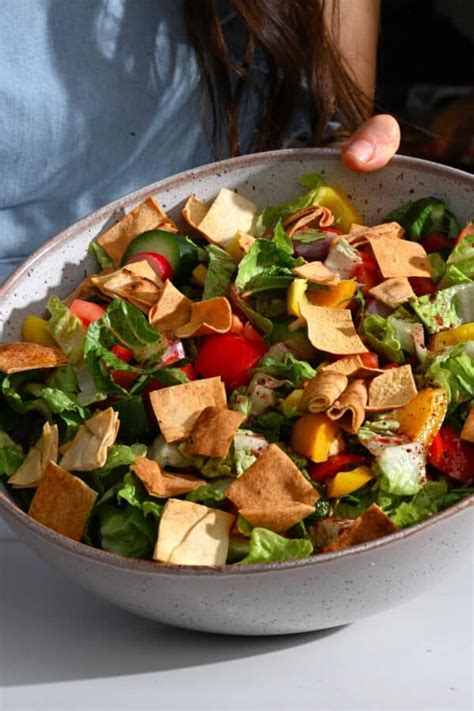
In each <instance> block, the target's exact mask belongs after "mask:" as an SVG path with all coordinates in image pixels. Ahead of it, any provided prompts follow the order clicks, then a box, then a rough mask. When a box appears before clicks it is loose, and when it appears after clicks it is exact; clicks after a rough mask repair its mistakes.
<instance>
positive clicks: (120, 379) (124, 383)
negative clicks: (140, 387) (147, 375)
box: [112, 370, 140, 390]
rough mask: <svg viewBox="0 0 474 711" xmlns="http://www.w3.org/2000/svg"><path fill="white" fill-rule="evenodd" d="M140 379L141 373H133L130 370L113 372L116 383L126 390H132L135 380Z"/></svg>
mask: <svg viewBox="0 0 474 711" xmlns="http://www.w3.org/2000/svg"><path fill="white" fill-rule="evenodd" d="M139 377H140V374H139V373H132V372H130V371H128V370H114V371H113V372H112V378H113V380H114V382H115V383H117V385H120V387H121V388H124V389H125V390H128V389H129V388H131V387H132V385H133V383H134V382H135V380H138V378H139Z"/></svg>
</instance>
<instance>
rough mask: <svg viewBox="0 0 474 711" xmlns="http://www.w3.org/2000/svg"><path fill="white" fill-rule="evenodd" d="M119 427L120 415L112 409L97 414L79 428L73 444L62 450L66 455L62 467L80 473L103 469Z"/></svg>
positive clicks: (70, 443) (69, 443)
mask: <svg viewBox="0 0 474 711" xmlns="http://www.w3.org/2000/svg"><path fill="white" fill-rule="evenodd" d="M119 427H120V423H119V419H118V414H117V413H116V412H115V410H113V409H112V408H111V407H108V408H107V409H106V410H99V411H98V412H96V413H95V414H94V415H92V417H90V418H89V419H88V420H86V421H85V422H84V424H83V425H81V426H80V427H79V429H78V430H77V432H76V434H75V435H74V438H73V439H72V440H71V442H68V443H67V445H66V446H65V447H62V448H61V451H62V452H63V453H64V456H63V458H62V459H61V466H62V467H63V468H64V469H67V470H71V471H80V472H91V471H94V469H100V468H101V467H103V466H104V464H105V462H106V460H107V454H108V451H109V449H110V447H111V446H112V445H113V444H114V442H115V440H116V438H117V435H118V431H119Z"/></svg>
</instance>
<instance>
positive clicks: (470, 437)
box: [461, 406, 474, 442]
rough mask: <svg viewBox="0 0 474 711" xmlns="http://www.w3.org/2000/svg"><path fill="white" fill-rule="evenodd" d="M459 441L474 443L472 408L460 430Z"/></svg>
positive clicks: (473, 413) (473, 415)
mask: <svg viewBox="0 0 474 711" xmlns="http://www.w3.org/2000/svg"><path fill="white" fill-rule="evenodd" d="M461 439H463V440H465V441H466V442H474V406H473V407H471V409H470V410H469V415H468V416H467V420H466V422H465V423H464V425H463V428H462V430H461Z"/></svg>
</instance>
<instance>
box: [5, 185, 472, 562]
mask: <svg viewBox="0 0 474 711" xmlns="http://www.w3.org/2000/svg"><path fill="white" fill-rule="evenodd" d="M300 183H301V193H300V194H299V195H296V196H295V197H294V198H293V199H292V200H290V201H289V202H286V203H284V204H280V205H273V206H266V207H264V209H263V210H262V209H261V208H262V206H257V205H256V204H254V203H253V202H252V201H251V200H249V199H248V198H246V197H243V196H242V195H241V194H240V193H238V192H236V191H235V190H229V189H228V188H225V187H224V188H222V189H221V190H220V191H219V193H218V194H217V196H216V197H215V199H214V200H213V201H211V202H205V201H202V200H200V199H199V197H198V196H196V195H191V196H190V197H189V199H188V200H187V201H186V204H185V205H184V207H183V210H182V218H183V222H182V225H178V224H176V223H175V222H174V221H173V220H172V219H171V218H170V217H169V216H168V215H167V214H166V213H165V212H164V210H163V209H162V207H161V206H160V204H159V203H158V202H157V201H156V200H155V199H154V198H153V197H150V198H148V199H146V200H145V201H144V202H142V203H141V204H139V205H138V206H137V207H135V208H134V209H132V210H131V211H130V212H129V213H128V214H127V215H125V216H124V217H122V218H121V219H120V220H119V221H118V222H116V223H115V224H114V225H113V226H112V227H110V228H109V229H108V230H107V231H105V232H103V233H102V234H101V235H100V236H99V237H98V238H96V239H94V240H93V241H92V242H91V244H90V247H89V252H90V253H91V254H93V255H94V257H95V258H96V260H97V270H96V273H94V274H90V275H88V276H86V277H85V279H84V280H83V281H82V282H81V283H80V284H78V285H77V288H76V289H75V290H74V292H73V293H71V294H70V295H69V296H68V297H67V298H65V299H60V298H59V297H58V296H55V295H53V296H51V297H50V299H49V301H48V304H47V312H48V313H47V314H45V317H44V318H39V317H37V316H33V315H30V316H27V317H26V318H25V319H24V322H23V326H22V341H17V342H12V343H3V344H1V345H0V476H2V477H3V478H4V480H5V482H6V485H7V488H8V490H9V492H10V493H11V495H12V496H13V498H14V500H15V501H16V502H17V504H18V505H19V506H20V507H21V508H22V509H23V510H24V511H26V512H27V513H28V514H29V515H30V516H31V517H32V518H34V519H35V520H36V521H38V522H39V523H41V524H43V525H45V526H47V527H49V528H51V529H53V530H55V531H56V532H58V533H60V534H63V535H64V536H66V537H68V538H71V539H73V540H76V541H82V542H84V543H86V544H88V545H90V546H94V547H97V548H101V549H103V550H105V551H109V552H112V553H117V554H119V555H123V556H127V557H132V558H139V559H149V560H155V561H157V563H166V564H169V565H182V566H186V565H202V566H213V567H219V566H224V565H226V564H230V565H236V566H239V565H245V564H251V563H265V562H274V561H282V560H292V559H297V558H306V557H308V556H313V555H318V554H321V553H326V552H331V551H339V550H343V549H346V548H349V547H351V546H354V545H357V544H359V543H364V542H367V541H370V540H374V539H377V538H380V537H382V536H386V535H389V534H391V533H394V532H396V531H397V530H399V529H403V528H405V527H408V526H411V525H413V524H416V523H419V522H421V521H424V520H426V519H427V518H430V517H431V516H433V515H435V514H437V513H438V512H440V511H442V510H443V509H445V508H447V507H449V506H450V505H451V504H454V503H456V502H457V501H459V500H460V499H461V498H463V497H464V496H467V495H468V494H470V493H472V492H473V488H472V481H473V478H474V410H473V398H474V226H473V224H472V223H471V224H468V225H466V226H462V225H459V224H458V221H457V219H456V216H455V215H454V214H453V213H452V212H451V210H450V208H449V206H448V205H447V204H446V203H445V202H443V201H442V200H440V199H437V198H434V197H418V196H416V199H414V200H413V201H411V202H409V203H405V204H403V205H401V206H397V205H394V209H393V211H392V212H391V213H390V214H388V215H386V216H385V218H384V219H383V220H381V221H380V223H379V224H376V225H371V226H367V225H365V224H363V221H362V218H361V215H360V213H359V211H358V209H357V206H355V205H354V204H352V202H351V200H350V199H349V198H348V197H347V195H345V194H344V193H343V192H342V191H341V190H339V189H338V188H336V187H334V186H332V185H327V184H325V182H324V179H323V178H322V176H321V175H319V174H317V173H311V174H305V175H302V176H301V178H300Z"/></svg>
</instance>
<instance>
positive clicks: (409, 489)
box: [374, 442, 426, 496]
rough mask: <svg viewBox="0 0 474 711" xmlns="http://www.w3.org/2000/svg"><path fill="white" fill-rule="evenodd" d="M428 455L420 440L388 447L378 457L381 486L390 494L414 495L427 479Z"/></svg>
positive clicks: (376, 468) (377, 467)
mask: <svg viewBox="0 0 474 711" xmlns="http://www.w3.org/2000/svg"><path fill="white" fill-rule="evenodd" d="M425 465H426V455H425V450H424V448H423V446H422V445H421V444H420V443H419V442H410V443H409V444H401V445H398V446H396V447H386V448H385V449H384V450H383V451H382V452H381V454H379V456H378V457H377V458H376V465H375V467H374V469H375V470H376V471H377V473H378V474H379V482H380V488H381V489H382V490H383V491H386V492H387V493H389V494H395V495H398V496H413V495H414V494H417V493H418V492H419V490H420V489H421V487H422V486H423V484H424V483H425V481H426V467H425Z"/></svg>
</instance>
